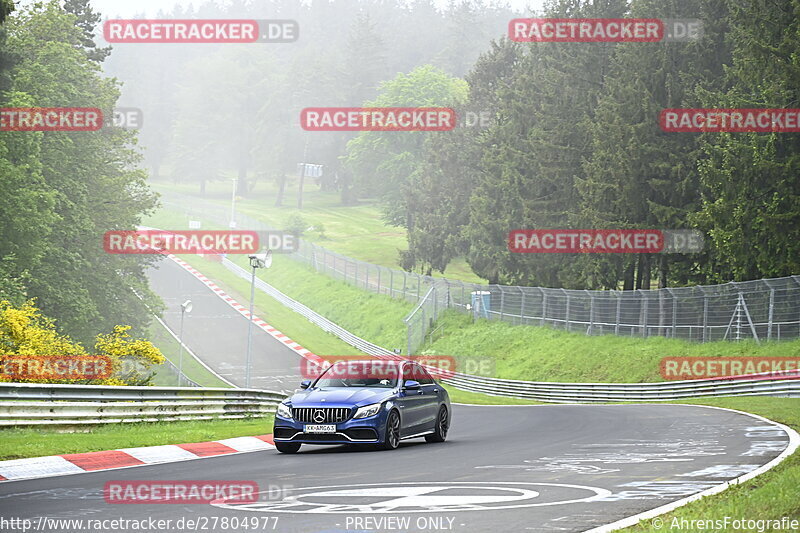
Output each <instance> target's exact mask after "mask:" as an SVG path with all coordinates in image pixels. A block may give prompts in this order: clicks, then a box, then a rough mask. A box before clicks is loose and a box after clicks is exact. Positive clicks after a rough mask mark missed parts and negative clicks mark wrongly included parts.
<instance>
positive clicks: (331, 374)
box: [314, 361, 398, 389]
mask: <svg viewBox="0 0 800 533" xmlns="http://www.w3.org/2000/svg"><path fill="white" fill-rule="evenodd" d="M397 378H398V369H397V366H396V365H395V364H391V363H387V362H385V361H348V362H343V363H342V362H340V363H336V364H334V365H333V366H331V367H330V368H328V369H327V370H326V371H325V372H324V373H323V374H322V375H321V376H320V377H319V379H317V381H316V383H314V387H383V388H387V389H392V388H394V387H396V386H397Z"/></svg>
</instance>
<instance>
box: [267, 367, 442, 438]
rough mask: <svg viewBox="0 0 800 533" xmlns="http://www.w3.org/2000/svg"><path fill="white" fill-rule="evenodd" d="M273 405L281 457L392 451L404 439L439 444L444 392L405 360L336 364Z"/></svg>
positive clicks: (425, 373) (274, 432)
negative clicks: (337, 448) (368, 447)
mask: <svg viewBox="0 0 800 533" xmlns="http://www.w3.org/2000/svg"><path fill="white" fill-rule="evenodd" d="M300 387H301V390H299V391H298V392H296V393H295V394H294V395H292V396H291V397H289V398H287V399H285V400H284V401H283V402H282V403H281V404H280V405H278V409H277V412H276V413H275V427H274V430H273V439H274V442H275V447H276V448H277V449H278V451H279V452H282V453H296V452H297V451H298V450H299V449H300V445H301V444H304V443H305V444H372V445H377V446H380V447H381V448H383V449H387V450H393V449H395V448H397V447H398V446H399V445H400V441H401V440H404V439H413V438H416V437H425V440H427V441H428V442H444V440H445V439H446V438H447V430H448V429H449V427H450V420H451V418H452V416H451V413H452V411H451V409H450V398H449V396H448V394H447V391H446V390H445V389H444V387H442V386H441V385H440V384H439V383H437V382H436V381H435V380H434V379H433V378H432V377H431V375H430V374H429V373H428V372H427V371H426V370H425V369H424V368H423V367H422V366H421V365H419V364H417V363H415V362H413V361H409V360H401V361H394V360H380V359H371V360H368V361H340V362H337V363H335V364H333V365H331V366H330V367H329V368H327V369H326V370H325V371H324V372H323V373H322V374H321V375H320V376H319V377H318V378H317V379H316V380H314V381H313V382H312V381H311V380H307V381H303V382H302V383H301V385H300Z"/></svg>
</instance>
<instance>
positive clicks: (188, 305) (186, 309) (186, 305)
mask: <svg viewBox="0 0 800 533" xmlns="http://www.w3.org/2000/svg"><path fill="white" fill-rule="evenodd" d="M191 311H192V301H191V300H186V301H185V302H183V303H182V304H181V329H180V331H179V332H178V386H180V385H181V382H182V381H183V315H185V314H186V313H190V312H191Z"/></svg>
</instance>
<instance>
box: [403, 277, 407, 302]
mask: <svg viewBox="0 0 800 533" xmlns="http://www.w3.org/2000/svg"><path fill="white" fill-rule="evenodd" d="M407 281H408V276H407V275H406V272H405V271H403V299H404V300H405V299H406V285H407V283H406V282H407Z"/></svg>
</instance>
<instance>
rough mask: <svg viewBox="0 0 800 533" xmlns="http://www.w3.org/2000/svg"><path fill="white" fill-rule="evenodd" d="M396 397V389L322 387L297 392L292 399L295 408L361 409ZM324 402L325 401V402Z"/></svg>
mask: <svg viewBox="0 0 800 533" xmlns="http://www.w3.org/2000/svg"><path fill="white" fill-rule="evenodd" d="M392 396H394V389H386V388H382V387H380V388H378V387H375V388H373V387H353V388H351V387H322V388H319V389H307V390H304V391H301V392H297V393H295V394H294V395H292V397H291V398H290V401H291V402H292V406H293V407H326V406H331V407H334V406H336V405H342V404H344V405H347V406H357V407H361V406H364V405H369V404H371V403H378V402H382V401H384V400H386V399H388V398H391V397H392ZM323 400H324V401H323Z"/></svg>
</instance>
